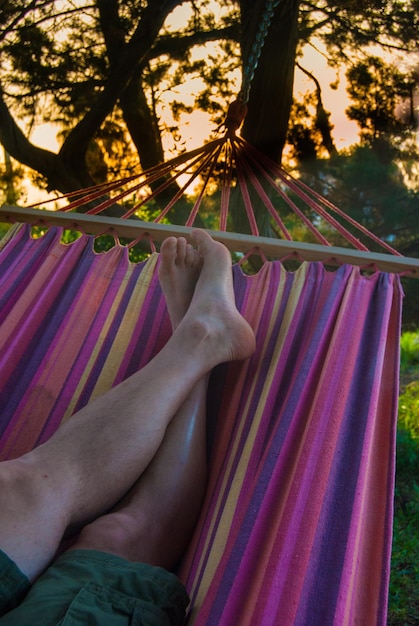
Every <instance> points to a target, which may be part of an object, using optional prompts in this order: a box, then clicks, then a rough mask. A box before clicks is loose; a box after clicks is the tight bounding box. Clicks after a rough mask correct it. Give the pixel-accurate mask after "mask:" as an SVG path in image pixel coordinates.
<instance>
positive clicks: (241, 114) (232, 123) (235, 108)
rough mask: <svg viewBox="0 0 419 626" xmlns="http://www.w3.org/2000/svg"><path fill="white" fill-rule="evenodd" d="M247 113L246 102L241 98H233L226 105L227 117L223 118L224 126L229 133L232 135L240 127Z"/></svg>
mask: <svg viewBox="0 0 419 626" xmlns="http://www.w3.org/2000/svg"><path fill="white" fill-rule="evenodd" d="M246 114H247V104H246V103H245V102H243V101H242V100H240V99H238V100H234V101H233V102H231V104H230V105H229V107H228V110H227V117H226V118H225V120H224V124H223V125H224V126H225V128H226V129H227V133H228V134H229V135H234V134H235V133H236V130H238V129H239V128H240V126H241V125H242V123H243V120H244V118H245V117H246Z"/></svg>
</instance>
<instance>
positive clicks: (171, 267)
mask: <svg viewBox="0 0 419 626" xmlns="http://www.w3.org/2000/svg"><path fill="white" fill-rule="evenodd" d="M201 267H202V257H201V255H200V253H199V252H198V250H195V249H194V248H193V246H192V245H191V244H189V243H188V242H187V241H186V239H185V238H184V237H178V238H175V237H169V238H168V239H165V240H164V241H163V243H162V246H161V249H160V265H159V281H160V285H161V288H162V290H163V293H164V296H165V298H166V304H167V309H168V311H169V316H170V321H171V322H172V327H173V330H174V329H175V328H176V327H177V326H178V325H179V324H180V322H181V321H182V319H183V317H184V315H185V313H186V311H187V310H188V308H189V305H190V303H191V300H192V296H193V294H194V290H195V285H196V282H197V280H198V277H199V274H200V271H201Z"/></svg>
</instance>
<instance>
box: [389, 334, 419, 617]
mask: <svg viewBox="0 0 419 626" xmlns="http://www.w3.org/2000/svg"><path fill="white" fill-rule="evenodd" d="M417 624H419V332H417V333H412V332H408V333H403V335H402V338H401V395H400V398H399V419H398V430H397V470H396V492H395V517H394V532H393V551H392V561H391V580H390V592H389V615H388V626H410V625H412V626H413V625H417Z"/></svg>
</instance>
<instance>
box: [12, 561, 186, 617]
mask: <svg viewBox="0 0 419 626" xmlns="http://www.w3.org/2000/svg"><path fill="white" fill-rule="evenodd" d="M19 602H20V604H19ZM188 603H189V598H188V596H187V593H186V591H185V589H184V587H183V585H182V583H181V582H180V581H179V579H178V578H177V577H176V576H175V575H174V574H171V573H170V572H167V571H166V570H164V569H162V568H160V567H153V566H152V565H147V564H146V563H131V562H129V561H126V560H125V559H122V558H120V557H117V556H114V555H112V554H107V553H104V552H96V551H94V550H71V551H69V552H65V553H64V554H63V555H62V556H60V557H59V558H58V559H57V560H56V561H55V562H54V563H53V564H52V565H51V566H50V567H49V568H48V569H47V570H46V571H45V572H44V574H42V576H41V577H40V578H38V580H37V581H36V582H35V583H34V584H33V585H32V586H31V587H30V585H29V582H28V580H27V578H26V576H24V575H23V574H22V573H21V572H20V570H19V569H18V568H17V567H16V565H15V564H14V563H13V562H12V561H11V560H10V559H9V558H8V557H7V556H6V555H5V554H4V553H2V552H1V551H0V615H2V614H3V613H5V612H6V611H9V612H8V613H5V615H3V617H1V618H0V626H31V625H32V624H42V626H53V625H54V626H59V625H60V626H61V625H62V626H76V625H85V624H91V625H97V626H99V625H100V626H128V625H129V626H166V625H167V626H169V625H170V626H174V625H181V624H183V622H184V619H185V611H186V607H187V606H188ZM16 605H17V606H16ZM13 606H16V608H14V609H12V610H10V609H11V608H12V607H13Z"/></svg>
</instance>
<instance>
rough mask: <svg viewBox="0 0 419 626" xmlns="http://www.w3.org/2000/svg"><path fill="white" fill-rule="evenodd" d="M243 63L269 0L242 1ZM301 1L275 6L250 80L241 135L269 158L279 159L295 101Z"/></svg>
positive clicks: (288, 1)
mask: <svg viewBox="0 0 419 626" xmlns="http://www.w3.org/2000/svg"><path fill="white" fill-rule="evenodd" d="M240 5H241V11H242V32H243V37H242V42H241V45H242V55H243V66H244V67H246V63H247V61H248V59H249V56H250V54H251V52H252V46H253V44H254V42H255V41H256V34H257V31H258V28H259V25H260V24H261V20H262V17H263V15H264V11H265V10H266V5H267V1H266V0H256V1H254V0H241V2H240ZM299 5H300V2H299V0H284V1H282V2H280V4H279V5H278V6H277V8H276V9H275V12H274V15H273V19H272V22H271V25H270V27H269V29H268V32H267V36H266V40H265V43H264V45H263V48H262V51H261V55H260V59H259V63H258V65H257V67H256V69H255V74H254V78H253V80H252V82H251V89H250V97H249V102H248V107H249V110H248V113H247V116H246V119H245V122H244V125H243V129H242V135H243V137H244V138H245V139H246V140H247V141H249V143H251V144H252V145H254V146H255V147H256V148H258V149H259V150H261V151H262V152H263V153H264V154H266V155H267V156H268V157H270V158H271V159H273V160H274V161H276V162H280V160H281V156H282V150H283V148H284V145H285V140H286V135H287V130H288V120H289V115H290V109H291V104H292V93H293V85H294V67H295V56H296V48H297V43H298V10H299Z"/></svg>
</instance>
